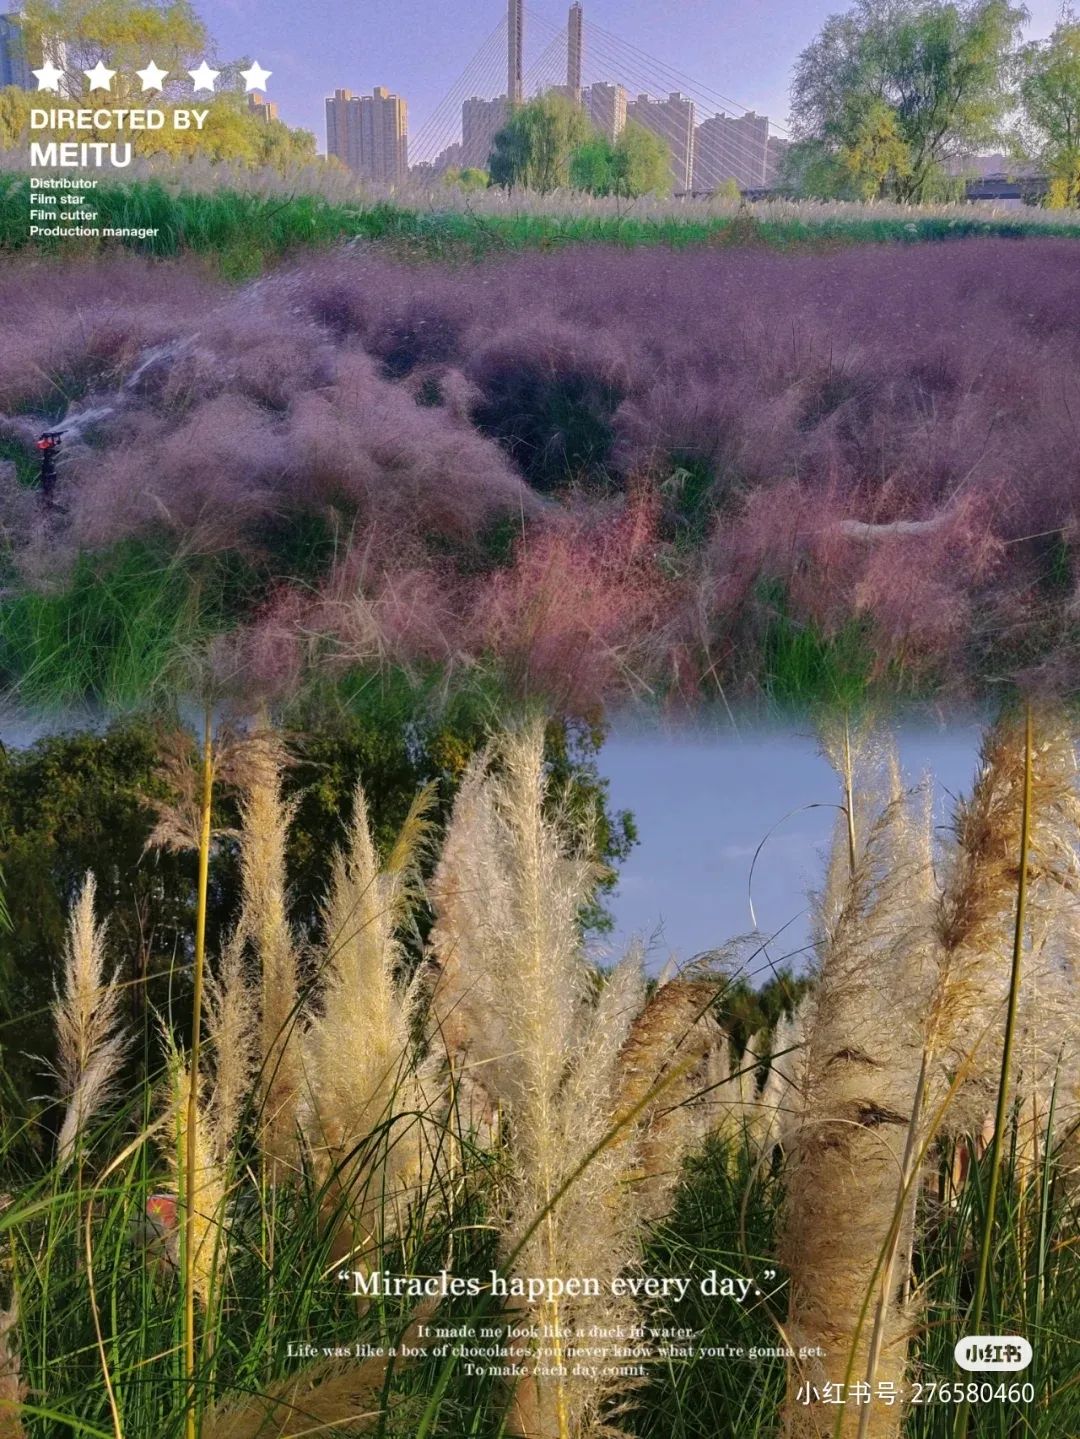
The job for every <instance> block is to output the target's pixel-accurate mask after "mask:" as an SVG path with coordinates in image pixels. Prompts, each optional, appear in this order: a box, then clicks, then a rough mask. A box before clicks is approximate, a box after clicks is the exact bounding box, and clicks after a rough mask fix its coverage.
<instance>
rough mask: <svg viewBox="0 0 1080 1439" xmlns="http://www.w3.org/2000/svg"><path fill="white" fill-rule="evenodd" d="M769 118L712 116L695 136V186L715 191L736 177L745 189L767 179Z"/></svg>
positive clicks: (752, 114)
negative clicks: (726, 181)
mask: <svg viewBox="0 0 1080 1439" xmlns="http://www.w3.org/2000/svg"><path fill="white" fill-rule="evenodd" d="M768 169H769V120H768V116H766V115H755V114H754V112H753V110H748V111H747V112H746V114H745V115H725V114H724V113H723V111H721V112H720V114H719V115H711V116H709V118H708V119H707V120H702V122H701V124H700V125H699V126H698V127H697V133H696V135H695V136H694V189H695V190H703V191H712V190H715V189H716V187H717V186H718V185H722V184H723V183H724V181H725V180H734V181H735V182H736V184H738V185H739V186H741V187H742V188H743V189H744V190H753V189H759V188H761V187H762V186H763V185H765V184H766V183H767V181H768Z"/></svg>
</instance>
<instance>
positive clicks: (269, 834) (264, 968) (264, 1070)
mask: <svg viewBox="0 0 1080 1439" xmlns="http://www.w3.org/2000/svg"><path fill="white" fill-rule="evenodd" d="M286 760H287V754H286V750H285V746H284V744H283V743H282V741H281V739H280V737H279V736H278V735H277V734H276V733H275V732H274V731H273V730H272V729H271V728H270V727H269V725H268V724H267V723H266V722H265V721H260V722H258V723H257V724H256V725H255V726H254V728H253V729H252V731H251V733H250V734H249V735H247V736H246V738H245V740H244V741H243V743H242V745H239V746H237V748H236V753H235V755H234V756H233V758H232V774H233V777H234V778H235V781H236V784H237V787H238V789H239V792H240V835H239V841H240V874H241V881H242V888H243V899H242V907H241V917H240V930H241V932H242V933H243V934H244V935H245V936H246V937H247V938H248V940H249V942H250V944H251V948H252V950H253V952H254V954H255V958H256V960H257V962H258V967H259V1031H258V1040H259V1044H258V1064H259V1087H260V1095H261V1100H262V1110H261V1116H260V1118H261V1127H262V1134H261V1140H262V1146H263V1149H264V1151H265V1152H266V1154H267V1155H268V1156H269V1158H270V1161H271V1165H272V1178H274V1179H278V1178H282V1177H284V1176H285V1175H286V1174H287V1173H289V1172H294V1171H295V1168H296V1165H297V1160H298V1153H299V1151H298V1148H297V1105H298V1102H299V1098H300V1091H301V1061H300V1045H299V1042H298V1037H297V1026H298V1023H299V1019H298V1011H299V1004H300V985H299V960H298V956H297V949H296V941H295V938H294V936H293V933H292V930H291V927H290V925H289V920H288V913H287V908H286V890H287V885H286V875H285V844H286V839H287V837H288V830H289V824H290V822H291V820H292V816H293V808H294V807H293V806H292V805H290V804H287V803H286V802H285V800H284V799H283V798H282V774H283V771H284V768H285V764H286Z"/></svg>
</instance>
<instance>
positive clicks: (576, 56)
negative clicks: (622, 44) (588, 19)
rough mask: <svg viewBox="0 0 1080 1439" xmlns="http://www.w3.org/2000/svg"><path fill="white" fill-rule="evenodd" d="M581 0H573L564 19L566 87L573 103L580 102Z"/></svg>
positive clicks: (578, 103)
mask: <svg viewBox="0 0 1080 1439" xmlns="http://www.w3.org/2000/svg"><path fill="white" fill-rule="evenodd" d="M581 32H582V10H581V0H574V4H573V5H571V6H570V14H569V16H568V17H567V21H566V89H567V93H568V95H569V96H570V99H571V100H573V102H574V104H575V105H580V104H581Z"/></svg>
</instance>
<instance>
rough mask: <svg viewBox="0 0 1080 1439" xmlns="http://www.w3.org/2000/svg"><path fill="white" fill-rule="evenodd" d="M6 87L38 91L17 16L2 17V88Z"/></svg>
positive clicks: (0, 62) (0, 37) (0, 60)
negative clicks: (16, 86)
mask: <svg viewBox="0 0 1080 1439" xmlns="http://www.w3.org/2000/svg"><path fill="white" fill-rule="evenodd" d="M5 85H18V86H19V87H20V89H23V90H36V89H37V82H36V81H35V80H34V77H33V75H32V74H31V72H30V60H29V57H28V56H27V54H26V47H25V45H24V44H23V37H22V29H21V28H20V26H19V18H18V16H17V15H0V88H2V87H3V86H5Z"/></svg>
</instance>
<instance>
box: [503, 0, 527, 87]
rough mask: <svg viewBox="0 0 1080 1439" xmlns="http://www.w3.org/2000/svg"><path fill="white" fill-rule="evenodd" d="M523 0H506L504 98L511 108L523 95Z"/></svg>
mask: <svg viewBox="0 0 1080 1439" xmlns="http://www.w3.org/2000/svg"><path fill="white" fill-rule="evenodd" d="M524 31H525V0H507V12H506V51H507V53H506V99H507V104H508V105H509V106H510V108H511V109H513V108H514V106H515V105H520V104H521V102H522V100H523V99H524V98H525V96H524V78H525V66H524V60H523V56H524Z"/></svg>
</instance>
